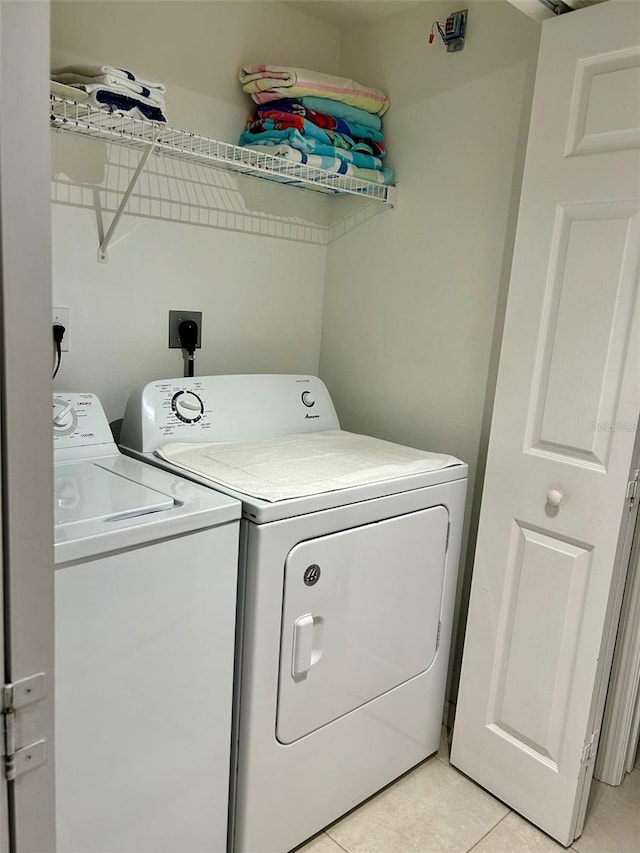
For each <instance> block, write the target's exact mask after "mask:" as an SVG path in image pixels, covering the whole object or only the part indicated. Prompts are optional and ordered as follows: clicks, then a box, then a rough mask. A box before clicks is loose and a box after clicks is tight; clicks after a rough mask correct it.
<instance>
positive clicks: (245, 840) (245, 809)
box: [121, 376, 467, 853]
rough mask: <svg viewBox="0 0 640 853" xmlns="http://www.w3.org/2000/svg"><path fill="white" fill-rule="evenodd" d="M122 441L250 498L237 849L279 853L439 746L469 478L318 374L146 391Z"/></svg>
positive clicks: (135, 401) (135, 451)
mask: <svg viewBox="0 0 640 853" xmlns="http://www.w3.org/2000/svg"><path fill="white" fill-rule="evenodd" d="M121 441H122V444H121V446H122V449H123V451H124V452H126V453H130V454H132V455H134V456H137V457H139V458H141V459H145V460H147V461H149V462H152V463H154V464H156V465H159V466H162V467H164V468H167V469H169V470H172V471H174V472H181V473H182V474H183V475H185V476H187V477H189V478H191V479H192V480H195V481H196V482H198V483H202V484H208V485H210V486H211V487H213V488H215V489H217V490H221V491H225V492H226V493H227V494H229V495H231V496H233V497H237V498H238V499H240V500H241V501H242V504H243V521H242V524H241V549H240V554H241V557H240V576H241V581H240V585H241V588H242V589H243V608H242V611H241V614H242V621H241V625H240V636H241V655H239V660H240V665H239V667H238V674H237V677H238V685H237V695H236V714H237V719H236V723H235V731H236V738H237V743H236V748H237V756H236V764H237V776H236V785H235V808H234V812H233V821H232V832H233V836H234V840H233V843H232V847H233V849H234V850H235V851H237V853H286V851H288V850H290V849H291V848H293V847H295V846H297V845H298V844H300V843H302V842H303V841H304V840H305V839H307V838H308V837H310V836H311V835H313V834H315V833H316V832H318V831H319V830H321V829H322V828H323V827H325V826H326V825H328V824H329V823H331V822H332V821H334V820H336V819H337V818H338V817H340V816H341V815H342V814H344V813H345V812H347V811H349V810H350V809H351V808H353V807H354V806H356V805H357V804H358V803H360V802H361V801H362V800H364V799H365V798H367V797H369V796H370V795H371V794H373V793H375V792H376V791H377V790H379V789H380V788H381V787H383V786H384V785H386V784H387V783H389V782H391V781H392V780H393V779H395V778H396V777H397V776H399V775H400V774H402V773H404V772H405V771H406V770H408V769H409V768H410V767H412V766H414V765H415V764H417V763H418V762H420V761H422V760H423V759H424V758H426V757H427V756H429V755H431V754H432V753H434V752H435V751H436V750H437V748H438V743H439V736H440V728H441V723H442V712H443V704H444V690H445V680H446V673H447V663H448V655H449V643H450V635H451V627H452V625H451V623H452V611H453V603H454V595H455V587H456V574H457V566H458V559H459V547H460V537H461V532H462V522H463V514H464V500H465V492H466V486H467V466H466V465H465V464H464V463H463V462H460V460H458V459H455V458H454V457H451V456H444V455H440V454H431V453H426V452H423V451H419V450H414V449H412V448H405V447H402V446H399V445H396V444H391V443H390V442H385V441H380V440H378V439H374V438H370V437H367V436H357V435H353V434H351V433H346V432H343V431H341V430H340V427H339V422H338V418H337V416H336V413H335V410H334V407H333V404H332V402H331V399H330V397H329V394H328V392H327V389H326V388H325V386H324V385H323V383H322V382H321V381H320V380H319V379H317V378H315V377H312V376H212V377H201V378H198V379H195V378H194V379H175V380H165V381H158V382H152V383H150V384H148V385H146V386H145V387H143V388H141V389H139V390H138V391H137V392H135V393H133V394H132V395H131V397H130V399H129V402H128V404H127V408H126V412H125V418H124V423H123V430H122V436H121Z"/></svg>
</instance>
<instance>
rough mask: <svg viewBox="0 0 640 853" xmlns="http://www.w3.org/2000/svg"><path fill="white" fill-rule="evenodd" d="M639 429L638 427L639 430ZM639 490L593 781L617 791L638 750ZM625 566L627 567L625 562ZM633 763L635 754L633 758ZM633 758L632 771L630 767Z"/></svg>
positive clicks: (638, 463) (627, 534)
mask: <svg viewBox="0 0 640 853" xmlns="http://www.w3.org/2000/svg"><path fill="white" fill-rule="evenodd" d="M638 426H639V427H640V423H639V425H638ZM634 458H635V461H634V465H633V466H632V474H635V475H636V476H637V472H638V469H639V468H640V429H639V430H638V438H637V440H636V448H635V453H634ZM639 489H640V486H639V485H638V484H636V493H637V494H636V496H635V499H634V500H633V504H632V506H631V507H630V508H629V511H628V518H627V523H626V526H625V529H624V530H623V532H622V536H621V541H622V554H621V567H620V569H621V577H620V585H621V586H622V587H623V592H622V600H621V605H620V606H621V612H620V619H619V622H618V623H617V624H616V622H615V620H614V625H615V629H616V630H615V631H614V632H613V641H614V643H615V650H614V652H613V662H612V667H611V677H610V679H609V681H608V684H606V685H605V686H606V687H607V692H606V704H605V708H604V718H603V721H602V731H601V737H600V748H599V750H598V756H597V760H596V765H595V771H594V776H595V778H596V779H599V780H600V781H601V782H606V783H607V784H608V785H620V784H621V783H622V780H623V778H624V776H625V774H626V773H627V772H629V765H628V753H629V752H630V749H631V741H633V742H634V743H635V745H636V746H637V740H638V724H639V723H640V720H639V719H638V714H637V705H638V697H639V695H640V522H639V519H638V506H639V504H640V492H639V491H638V490H639ZM625 560H626V562H625ZM633 758H635V751H634V756H633ZM633 758H632V761H631V767H633Z"/></svg>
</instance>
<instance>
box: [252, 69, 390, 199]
mask: <svg viewBox="0 0 640 853" xmlns="http://www.w3.org/2000/svg"><path fill="white" fill-rule="evenodd" d="M240 82H241V84H242V88H243V90H244V91H245V92H247V93H248V94H250V95H251V97H252V98H253V100H254V101H255V102H256V103H257V104H258V109H257V112H256V113H255V115H253V116H251V117H250V118H249V120H248V122H247V126H246V128H245V131H244V133H243V134H242V135H241V136H240V141H239V143H238V144H239V145H242V146H250V147H251V148H253V149H256V150H258V151H262V152H263V153H265V154H271V155H272V156H275V157H283V158H285V159H287V160H289V161H292V162H295V163H303V164H306V165H308V166H313V167H318V168H320V169H326V170H327V171H330V172H336V173H337V174H339V175H347V176H350V177H354V178H360V179H362V180H365V181H372V182H374V183H379V184H391V183H393V172H392V171H391V169H386V168H384V166H383V160H384V157H385V156H386V153H387V152H386V148H385V145H384V139H383V135H382V120H381V118H380V116H382V115H383V114H384V113H385V112H386V111H387V110H388V109H389V98H388V97H387V96H386V95H385V93H384V92H381V91H380V90H379V89H370V88H367V87H365V86H362V85H361V84H360V83H356V82H355V81H353V80H347V79H345V78H344V77H331V76H329V75H328V74H320V73H318V72H315V71H307V70H306V69H303V68H285V67H282V66H279V65H245V66H243V67H242V68H241V69H240Z"/></svg>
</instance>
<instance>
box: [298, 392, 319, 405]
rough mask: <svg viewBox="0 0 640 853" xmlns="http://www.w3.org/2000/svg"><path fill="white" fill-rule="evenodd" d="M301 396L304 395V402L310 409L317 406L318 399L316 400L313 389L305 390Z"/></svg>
mask: <svg viewBox="0 0 640 853" xmlns="http://www.w3.org/2000/svg"><path fill="white" fill-rule="evenodd" d="M301 396H302V402H303V403H304V404H305V406H307V407H308V408H309V409H310V408H311V406H315V404H316V401H315V398H314V396H313V394H312V393H311V391H303V392H302V395H301Z"/></svg>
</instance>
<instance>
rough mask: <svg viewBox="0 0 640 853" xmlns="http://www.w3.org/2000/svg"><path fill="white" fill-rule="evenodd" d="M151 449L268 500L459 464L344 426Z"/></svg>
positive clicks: (182, 465) (434, 454) (228, 485)
mask: <svg viewBox="0 0 640 853" xmlns="http://www.w3.org/2000/svg"><path fill="white" fill-rule="evenodd" d="M156 453H157V455H158V456H161V457H162V458H163V459H166V460H167V461H169V462H173V463H174V464H175V465H178V466H179V467H180V468H185V469H186V470H187V471H192V472H193V473H195V474H198V475H199V476H201V477H206V478H207V479H210V480H211V481H212V482H213V483H220V484H222V485H223V486H226V487H228V488H230V489H234V490H236V491H238V492H242V493H244V494H247V495H254V496H255V497H257V498H262V499H263V500H266V501H271V502H274V501H281V500H287V499H288V498H297V497H302V496H303V495H315V494H319V493H321V492H332V491H336V490H337V489H347V488H349V487H353V486H359V485H362V484H364V483H377V482H380V481H383V480H392V479H395V478H396V477H406V476H408V475H410V474H423V473H425V472H428V471H437V470H439V469H441V468H448V467H450V466H453V465H461V464H462V463H461V462H460V460H459V459H456V458H455V457H454V456H445V455H444V454H440V453H428V452H427V451H425V450H416V449H415V448H411V447H403V446H402V445H399V444H393V443H392V442H390V441H382V440H381V439H378V438H372V437H370V436H366V435H355V434H354V433H349V432H344V431H343V430H325V431H321V432H312V433H303V434H296V435H286V436H282V437H280V438H272V439H266V440H262V441H219V442H212V443H206V444H198V443H196V444H178V443H176V444H165V445H164V446H163V447H160V448H158V450H156Z"/></svg>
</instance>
